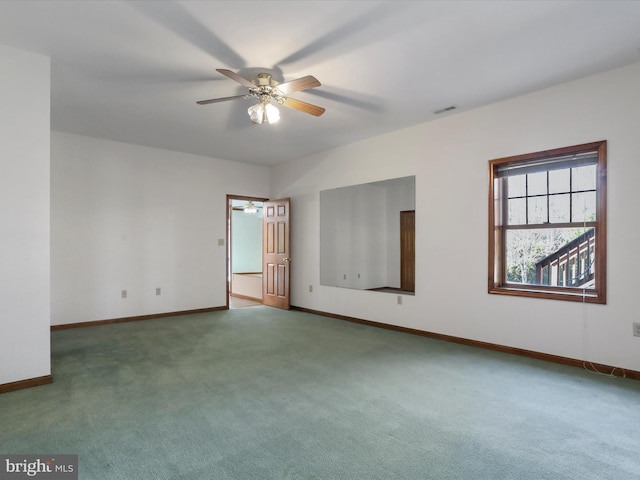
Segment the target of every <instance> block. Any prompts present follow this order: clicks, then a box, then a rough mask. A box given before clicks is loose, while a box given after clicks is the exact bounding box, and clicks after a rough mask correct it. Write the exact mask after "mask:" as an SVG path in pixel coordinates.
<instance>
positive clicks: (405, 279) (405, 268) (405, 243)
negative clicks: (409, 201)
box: [400, 210, 416, 292]
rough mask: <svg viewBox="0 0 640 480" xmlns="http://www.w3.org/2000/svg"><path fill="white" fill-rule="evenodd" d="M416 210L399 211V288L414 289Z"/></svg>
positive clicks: (413, 290)
mask: <svg viewBox="0 0 640 480" xmlns="http://www.w3.org/2000/svg"><path fill="white" fill-rule="evenodd" d="M415 277H416V211H415V210H408V211H404V212H400V288H401V289H402V290H407V291H409V292H415V290H416V280H415Z"/></svg>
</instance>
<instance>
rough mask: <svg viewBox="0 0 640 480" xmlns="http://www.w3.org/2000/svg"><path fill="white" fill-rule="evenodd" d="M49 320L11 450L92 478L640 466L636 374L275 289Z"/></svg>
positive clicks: (498, 473)
mask: <svg viewBox="0 0 640 480" xmlns="http://www.w3.org/2000/svg"><path fill="white" fill-rule="evenodd" d="M52 337H53V340H52V350H53V354H52V355H53V374H54V383H53V384H51V385H46V386H41V387H36V388H32V389H28V390H22V391H17V392H12V393H7V394H4V395H0V453H5V454H7V453H20V454H25V453H33V454H48V453H57V454H63V453H68V454H79V456H80V457H79V460H80V463H79V471H80V478H81V479H84V480H92V479H96V480H98V479H100V480H103V479H104V480H111V479H114V480H116V479H122V480H125V479H126V480H144V479H184V480H199V479H207V480H210V479H211V480H225V479H260V480H265V479H307V480H309V479H323V480H324V479H327V480H329V479H358V480H360V479H361V480H370V479H385V480H402V479H434V480H444V479H456V480H478V479H480V480H482V479H486V480H499V479H509V480H545V479H548V480H569V479H571V480H627V479H628V480H632V479H633V480H637V479H638V478H640V432H639V427H640V382H638V381H635V380H628V379H622V378H609V377H605V376H599V375H595V374H592V373H589V372H586V371H583V370H580V369H578V368H574V367H568V366H562V365H556V364H552V363H546V362H542V361H537V360H533V359H528V358H521V357H516V356H511V355H507V354H501V353H497V352H492V351H487V350H482V349H477V348H473V347H467V346H463V345H457V344H452V343H447V342H443V341H439V340H433V339H429V338H423V337H418V336H413V335H409V334H404V333H400V332H394V331H390V330H384V329H378V328H374V327H369V326H364V325H359V324H352V323H348V322H343V321H339V320H334V319H329V318H324V317H319V316H315V315H311V314H307V313H302V312H296V311H289V312H287V311H282V310H277V309H272V308H269V307H262V306H260V307H253V308H244V309H238V310H228V311H221V312H214V313H209V314H198V315H191V316H184V317H173V318H164V319H158V320H150V321H142V322H134V323H125V324H116V325H107V326H100V327H89V328H78V329H71V330H60V331H57V332H54V333H53V335H52Z"/></svg>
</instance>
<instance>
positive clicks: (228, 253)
mask: <svg viewBox="0 0 640 480" xmlns="http://www.w3.org/2000/svg"><path fill="white" fill-rule="evenodd" d="M232 200H246V201H249V200H251V201H253V202H267V201H268V200H269V199H268V198H264V197H250V196H247V195H231V194H227V198H226V203H225V209H226V211H227V215H226V219H227V223H226V228H225V230H226V232H225V236H226V239H225V242H226V244H225V247H226V254H225V255H226V262H225V268H226V276H225V280H226V282H225V283H226V290H225V299H226V308H227V310H228V309H229V293H230V289H231V270H232V265H231V239H232V236H233V231H232V230H233V225H232V221H231V218H232V217H231V211H232V210H231V208H232V205H231V202H232ZM260 241H261V242H262V239H260ZM261 263H264V261H263V262H261ZM262 274H263V275H264V272H262Z"/></svg>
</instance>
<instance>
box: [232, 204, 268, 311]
mask: <svg viewBox="0 0 640 480" xmlns="http://www.w3.org/2000/svg"><path fill="white" fill-rule="evenodd" d="M267 200H268V199H267V198H261V197H247V196H240V195H227V308H243V307H252V306H257V305H262V303H263V302H262V273H263V271H262V270H263V261H262V253H263V252H262V250H263V248H262V229H263V207H264V202H265V201H267Z"/></svg>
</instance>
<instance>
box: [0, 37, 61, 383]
mask: <svg viewBox="0 0 640 480" xmlns="http://www.w3.org/2000/svg"><path fill="white" fill-rule="evenodd" d="M49 67H50V61H49V58H48V57H44V56H41V55H34V54H31V53H26V52H22V51H19V50H14V49H11V48H8V47H3V46H0V105H1V107H0V246H1V248H0V384H4V383H11V382H16V381H20V380H26V379H31V378H37V377H42V376H46V375H49V374H50V373H51V362H50V335H49V321H50V306H49V281H50V280H49V128H50V126H49V117H50V108H49V105H50V96H49V95H50V94H49V92H50V83H51V82H50V72H49Z"/></svg>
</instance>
